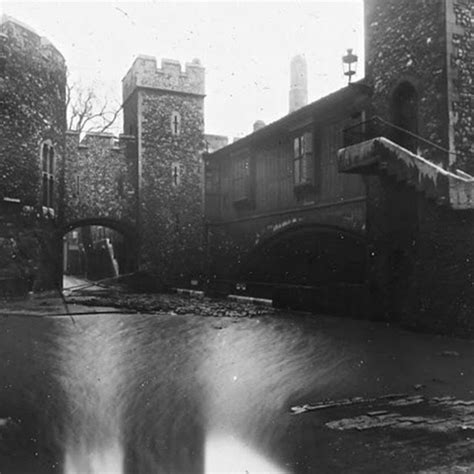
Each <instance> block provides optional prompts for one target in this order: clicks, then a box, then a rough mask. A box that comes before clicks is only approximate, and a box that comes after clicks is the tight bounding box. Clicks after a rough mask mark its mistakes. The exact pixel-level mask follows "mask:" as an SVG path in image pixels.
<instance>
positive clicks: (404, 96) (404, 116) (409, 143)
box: [391, 81, 418, 152]
mask: <svg viewBox="0 0 474 474" xmlns="http://www.w3.org/2000/svg"><path fill="white" fill-rule="evenodd" d="M391 109H392V122H393V123H394V124H395V125H396V126H397V127H399V128H398V129H396V130H395V131H394V133H393V136H392V137H391V138H392V140H393V141H394V142H396V143H398V144H399V145H401V146H403V147H404V148H406V149H408V150H410V151H413V152H416V149H417V147H418V140H417V138H416V137H414V136H413V135H418V94H417V92H416V89H415V88H414V87H413V85H412V84H410V83H409V82H408V81H405V82H402V83H401V84H399V85H398V86H397V87H396V89H395V90H394V92H393V94H392V104H391Z"/></svg>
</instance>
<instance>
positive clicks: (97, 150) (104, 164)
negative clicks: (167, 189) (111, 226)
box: [61, 132, 137, 228]
mask: <svg viewBox="0 0 474 474" xmlns="http://www.w3.org/2000/svg"><path fill="white" fill-rule="evenodd" d="M134 141H135V138H134V137H131V136H123V135H122V136H120V137H119V138H118V139H117V138H115V137H114V136H113V135H111V134H107V133H104V134H100V133H88V134H86V135H85V137H84V138H83V139H82V140H81V141H80V140H79V133H76V132H68V133H67V135H66V147H67V154H66V158H65V165H64V209H63V214H62V221H61V224H62V225H63V226H67V225H69V224H71V223H74V222H76V223H78V222H80V221H88V220H91V219H97V220H101V219H103V220H104V221H115V222H117V223H118V224H122V225H123V226H129V227H130V228H132V227H134V226H135V225H136V211H137V186H136V179H137V169H136V163H134V162H133V160H131V159H130V158H129V157H128V156H127V150H128V148H129V147H131V146H133V143H134Z"/></svg>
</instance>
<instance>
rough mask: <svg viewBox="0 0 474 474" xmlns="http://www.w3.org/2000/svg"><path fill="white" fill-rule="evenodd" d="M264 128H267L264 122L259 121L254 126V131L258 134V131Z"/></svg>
mask: <svg viewBox="0 0 474 474" xmlns="http://www.w3.org/2000/svg"><path fill="white" fill-rule="evenodd" d="M263 127H265V122H264V121H263V120H257V121H256V122H255V123H254V124H253V131H254V132H256V131H257V130H260V129H261V128H263Z"/></svg>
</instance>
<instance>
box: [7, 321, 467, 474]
mask: <svg viewBox="0 0 474 474" xmlns="http://www.w3.org/2000/svg"><path fill="white" fill-rule="evenodd" d="M1 329H2V337H3V338H4V339H5V338H7V339H8V337H7V336H8V334H11V335H12V338H10V339H8V340H10V341H11V346H10V347H5V346H3V350H4V353H3V357H4V365H3V369H2V370H3V372H4V373H5V377H3V379H2V380H3V381H4V382H5V386H6V385H10V389H8V390H11V393H13V392H15V397H16V398H15V402H12V401H11V399H8V393H10V392H9V391H8V390H3V392H2V397H3V398H2V400H0V402H1V406H2V408H1V409H0V418H1V417H2V416H7V415H8V416H13V418H14V419H15V420H18V419H20V420H22V421H21V423H23V426H22V427H21V429H20V428H19V429H20V433H23V434H22V436H27V437H28V439H27V440H26V441H25V443H27V448H28V449H27V451H28V452H31V453H32V455H31V459H19V458H18V457H17V458H15V456H14V453H13V454H12V453H11V452H10V453H9V456H8V459H9V462H10V464H8V466H9V467H8V469H6V471H5V472H22V473H25V472H64V473H66V474H86V473H97V474H102V473H117V474H120V473H124V474H125V473H211V472H239V473H254V472H272V473H286V472H301V473H313V472H344V471H345V470H346V469H347V468H349V467H350V466H351V463H353V462H359V461H361V456H362V457H363V456H364V455H363V453H364V448H363V445H364V443H366V442H368V438H367V437H366V436H365V437H361V436H359V437H358V438H356V439H354V438H350V436H353V435H350V436H349V435H347V434H344V433H335V432H329V430H327V429H326V430H324V429H323V428H324V423H323V421H324V420H323V418H322V416H323V415H320V414H311V415H301V416H294V415H292V414H291V410H290V408H291V406H293V405H297V404H301V403H309V402H315V401H320V400H323V399H325V398H341V397H345V396H367V395H369V394H372V395H373V394H375V395H383V394H386V393H390V392H391V391H393V390H400V389H403V390H405V389H409V388H411V385H412V384H413V383H420V374H422V375H426V377H430V376H431V375H430V369H429V367H428V364H427V359H426V358H423V357H424V356H423V357H422V356H420V354H424V353H425V352H428V353H430V352H431V353H433V354H435V353H436V350H438V349H440V348H442V347H443V344H446V343H445V342H443V340H438V339H436V338H433V337H431V336H430V337H428V336H426V337H421V336H416V335H414V334H408V333H404V332H402V331H399V332H398V333H394V332H393V330H389V329H387V328H384V327H382V326H380V325H374V324H370V323H363V322H358V321H347V320H339V319H337V318H323V317H316V316H311V317H310V316H301V315H300V316H294V315H280V316H277V317H268V316H266V317H259V318H254V319H231V318H204V317H198V316H192V315H184V316H178V315H170V314H161V315H139V314H133V315H125V314H103V315H100V316H98V315H94V316H87V315H83V316H77V317H75V319H74V321H73V320H72V319H71V318H67V317H65V318H43V319H31V318H30V319H27V318H4V320H3V321H2V326H1ZM7 333H8V334H7ZM394 334H395V337H394ZM427 347H428V348H431V349H429V350H428V351H427ZM423 351H424V352H423ZM6 360H10V361H11V363H10V364H7V363H6ZM436 370H438V372H439V370H442V368H441V369H440V368H439V367H438V368H437V369H436ZM448 373H450V372H449V368H448V367H446V377H448V378H449V377H450V375H448ZM467 375H468V373H466V376H467ZM470 375H471V376H472V374H470ZM18 394H20V395H19V396H18ZM7 408H8V409H9V410H10V413H9V414H8V413H6V410H7ZM15 410H16V411H15ZM15 413H16V415H15ZM15 423H16V424H17V425H18V421H16V422H15ZM0 433H1V432H0ZM24 433H27V435H24ZM348 436H349V437H348ZM32 438H34V439H38V440H39V441H38V440H37V441H31V439H32ZM15 442H17V440H16V441H15ZM7 445H8V439H7V440H6V444H5V446H7ZM30 445H31V446H32V447H31V448H30V447H29V446H30ZM0 447H1V443H0ZM348 447H350V449H348ZM35 449H36V451H35ZM341 450H342V452H341ZM35 452H36V455H35V454H34V453H35ZM3 454H5V453H3ZM1 455H2V453H1V451H0V459H1ZM361 462H362V461H361ZM364 462H366V463H367V462H369V463H370V459H369V460H367V459H365V460H364ZM21 463H23V464H21ZM20 464H21V465H22V466H23V467H21V468H18V467H15V466H18V465H20ZM15 469H17V470H15ZM18 469H19V470H18ZM356 471H357V470H352V472H356ZM2 472H4V471H2ZM346 472H347V471H346ZM358 472H364V471H358ZM387 472H388V471H387Z"/></svg>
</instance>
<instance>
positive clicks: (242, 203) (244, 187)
mask: <svg viewBox="0 0 474 474" xmlns="http://www.w3.org/2000/svg"><path fill="white" fill-rule="evenodd" d="M239 155H240V156H239ZM251 163H252V162H251V157H250V154H249V152H248V150H243V151H241V152H239V153H238V154H237V155H236V156H234V157H232V165H231V166H232V168H231V169H232V195H233V201H234V206H235V207H237V208H251V207H253V206H254V186H253V176H252V170H251V168H252V166H251Z"/></svg>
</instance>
